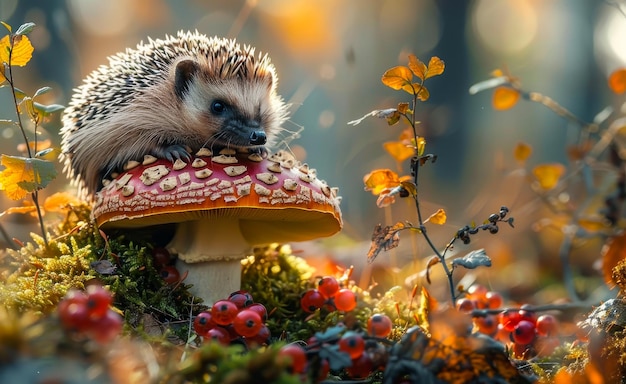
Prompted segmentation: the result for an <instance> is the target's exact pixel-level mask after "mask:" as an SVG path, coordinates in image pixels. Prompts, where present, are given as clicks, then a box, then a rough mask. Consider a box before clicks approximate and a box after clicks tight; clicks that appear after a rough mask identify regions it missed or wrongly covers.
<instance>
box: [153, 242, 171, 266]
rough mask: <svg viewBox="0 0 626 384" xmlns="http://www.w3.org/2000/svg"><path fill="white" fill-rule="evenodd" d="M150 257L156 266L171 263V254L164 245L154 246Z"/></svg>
mask: <svg viewBox="0 0 626 384" xmlns="http://www.w3.org/2000/svg"><path fill="white" fill-rule="evenodd" d="M152 259H153V261H154V266H155V267H157V268H163V267H165V266H167V265H170V264H171V263H172V255H171V254H170V252H169V251H168V250H167V248H164V247H154V248H153V249H152Z"/></svg>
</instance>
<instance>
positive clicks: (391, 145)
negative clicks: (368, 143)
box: [383, 141, 415, 163]
mask: <svg viewBox="0 0 626 384" xmlns="http://www.w3.org/2000/svg"><path fill="white" fill-rule="evenodd" d="M383 148H385V151H387V152H388V153H389V154H390V155H391V156H392V157H393V158H394V160H396V161H397V162H399V163H401V162H403V161H404V160H406V159H408V158H410V157H411V156H414V155H415V149H414V148H412V147H411V146H410V145H407V144H406V143H403V142H400V141H388V142H386V143H383Z"/></svg>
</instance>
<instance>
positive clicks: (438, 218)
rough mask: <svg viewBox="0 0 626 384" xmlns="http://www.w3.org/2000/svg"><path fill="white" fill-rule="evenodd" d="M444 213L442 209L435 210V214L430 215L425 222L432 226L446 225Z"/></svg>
mask: <svg viewBox="0 0 626 384" xmlns="http://www.w3.org/2000/svg"><path fill="white" fill-rule="evenodd" d="M446 219H447V216H446V211H444V210H443V209H441V208H439V209H438V210H437V212H435V213H433V214H432V215H430V217H429V218H428V219H426V221H425V222H431V223H433V224H437V225H443V224H445V223H446Z"/></svg>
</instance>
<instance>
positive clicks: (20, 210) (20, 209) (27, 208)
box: [2, 205, 37, 215]
mask: <svg viewBox="0 0 626 384" xmlns="http://www.w3.org/2000/svg"><path fill="white" fill-rule="evenodd" d="M36 210H37V207H35V206H34V205H25V206H21V207H9V208H8V209H7V210H6V211H4V212H2V214H3V215H4V214H11V213H31V212H35V211H36Z"/></svg>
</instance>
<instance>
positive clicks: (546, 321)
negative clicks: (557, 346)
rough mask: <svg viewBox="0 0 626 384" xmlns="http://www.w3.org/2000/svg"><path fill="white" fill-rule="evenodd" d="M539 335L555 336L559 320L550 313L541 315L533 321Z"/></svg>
mask: <svg viewBox="0 0 626 384" xmlns="http://www.w3.org/2000/svg"><path fill="white" fill-rule="evenodd" d="M535 327H536V328H537V334H538V335H539V336H555V334H556V333H557V330H558V327H559V321H558V320H557V319H556V317H554V316H552V315H549V314H548V315H541V316H539V317H538V318H537V321H536V322H535Z"/></svg>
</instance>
